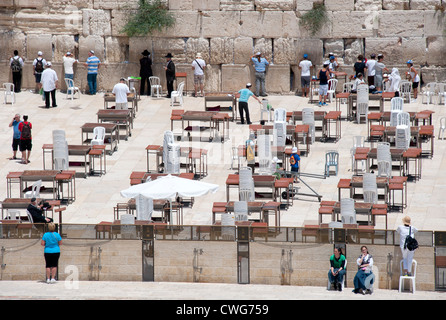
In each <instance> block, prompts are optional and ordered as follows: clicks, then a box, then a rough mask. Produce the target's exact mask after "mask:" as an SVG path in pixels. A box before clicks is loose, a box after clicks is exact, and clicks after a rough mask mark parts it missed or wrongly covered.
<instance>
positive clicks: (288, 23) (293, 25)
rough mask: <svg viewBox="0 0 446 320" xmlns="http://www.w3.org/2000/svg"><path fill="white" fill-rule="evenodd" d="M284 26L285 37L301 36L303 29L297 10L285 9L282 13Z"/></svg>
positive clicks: (283, 35)
mask: <svg viewBox="0 0 446 320" xmlns="http://www.w3.org/2000/svg"><path fill="white" fill-rule="evenodd" d="M282 26H283V33H282V37H284V38H299V37H300V35H301V30H300V27H299V18H298V17H297V15H296V12H290V11H285V12H284V13H283V15H282Z"/></svg>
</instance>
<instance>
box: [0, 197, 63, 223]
mask: <svg viewBox="0 0 446 320" xmlns="http://www.w3.org/2000/svg"><path fill="white" fill-rule="evenodd" d="M41 200H44V201H46V202H48V203H49V204H50V205H51V209H48V210H46V211H44V212H45V216H47V215H46V214H48V212H51V217H53V212H54V210H55V207H57V208H60V200H46V199H40V198H39V199H37V200H36V202H37V203H39V202H40V201H41ZM30 203H31V199H27V198H6V199H3V201H2V219H4V210H8V209H21V210H25V209H27V208H28V206H29V204H30ZM26 218H27V216H26Z"/></svg>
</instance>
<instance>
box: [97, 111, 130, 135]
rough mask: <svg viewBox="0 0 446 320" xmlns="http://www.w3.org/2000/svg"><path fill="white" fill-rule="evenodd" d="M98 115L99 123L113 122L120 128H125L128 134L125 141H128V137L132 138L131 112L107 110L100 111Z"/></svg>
mask: <svg viewBox="0 0 446 320" xmlns="http://www.w3.org/2000/svg"><path fill="white" fill-rule="evenodd" d="M96 114H97V116H98V122H99V123H103V122H111V123H115V124H116V125H117V126H118V128H120V127H124V128H125V132H126V134H125V135H124V140H127V139H128V137H130V136H132V128H133V118H132V115H131V111H130V110H114V109H106V110H99V111H98V112H97V113H96Z"/></svg>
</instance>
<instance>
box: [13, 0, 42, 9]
mask: <svg viewBox="0 0 446 320" xmlns="http://www.w3.org/2000/svg"><path fill="white" fill-rule="evenodd" d="M14 4H15V6H16V7H18V8H42V7H43V5H44V1H42V0H14Z"/></svg>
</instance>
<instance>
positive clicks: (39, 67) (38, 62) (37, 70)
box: [33, 51, 46, 93]
mask: <svg viewBox="0 0 446 320" xmlns="http://www.w3.org/2000/svg"><path fill="white" fill-rule="evenodd" d="M45 66H46V60H45V59H44V58H43V52H42V51H39V52H37V58H35V59H34V61H33V70H34V76H35V78H36V88H35V93H39V90H40V88H42V85H41V84H40V79H41V78H42V72H43V70H44V69H45Z"/></svg>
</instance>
